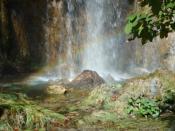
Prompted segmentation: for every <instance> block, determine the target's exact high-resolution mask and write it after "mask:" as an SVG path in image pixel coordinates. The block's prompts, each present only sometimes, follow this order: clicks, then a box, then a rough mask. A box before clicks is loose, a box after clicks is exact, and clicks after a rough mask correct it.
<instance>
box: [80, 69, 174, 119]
mask: <svg viewBox="0 0 175 131" xmlns="http://www.w3.org/2000/svg"><path fill="white" fill-rule="evenodd" d="M174 92H175V74H174V73H172V72H170V71H167V70H157V71H155V72H154V73H151V74H149V75H145V76H141V77H137V78H133V79H130V80H128V81H126V82H125V83H124V84H123V85H120V84H119V85H116V86H109V85H102V86H98V87H96V88H95V89H93V90H92V91H91V93H90V95H89V97H88V98H87V99H86V100H85V101H84V102H83V107H84V108H88V107H89V109H91V111H92V112H94V110H95V111H96V110H103V111H107V112H111V113H116V114H117V118H120V117H126V116H128V114H127V111H126V109H127V108H128V105H129V103H128V102H129V100H130V98H134V99H138V98H143V99H144V100H150V103H152V102H156V105H158V106H159V108H160V109H161V110H162V112H164V111H167V110H169V111H174V109H175V108H174V107H175V106H174V105H175V95H174ZM143 104H147V103H143ZM148 104H149V102H148ZM92 107H93V108H94V110H92ZM153 107H154V106H153ZM153 107H151V109H152V108H153ZM156 109H157V107H156ZM156 111H157V110H156ZM150 114H151V113H150ZM102 115H103V113H102ZM92 116H93V113H92Z"/></svg>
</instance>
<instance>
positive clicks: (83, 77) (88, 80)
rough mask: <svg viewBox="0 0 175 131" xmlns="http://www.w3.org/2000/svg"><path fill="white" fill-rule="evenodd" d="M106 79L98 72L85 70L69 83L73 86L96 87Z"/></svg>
mask: <svg viewBox="0 0 175 131" xmlns="http://www.w3.org/2000/svg"><path fill="white" fill-rule="evenodd" d="M104 83H105V81H104V79H103V78H102V77H101V76H100V75H98V73H97V72H95V71H91V70H84V71H83V72H82V73H81V74H79V75H78V76H77V77H76V78H75V79H74V80H72V81H71V82H70V84H69V85H71V86H72V87H95V86H98V85H101V84H104Z"/></svg>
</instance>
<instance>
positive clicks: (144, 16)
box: [125, 0, 175, 44]
mask: <svg viewBox="0 0 175 131" xmlns="http://www.w3.org/2000/svg"><path fill="white" fill-rule="evenodd" d="M138 4H139V5H140V7H141V10H143V11H141V10H138V11H136V12H135V13H133V14H132V15H130V16H129V17H128V22H127V25H126V28H125V32H126V33H127V34H129V40H134V39H135V38H140V39H141V41H142V44H145V43H146V42H147V41H152V40H153V38H155V37H156V36H160V38H165V37H167V36H168V33H169V32H173V31H175V19H174V18H175V1H174V0H163V1H160V0H141V1H140V2H139V3H138Z"/></svg>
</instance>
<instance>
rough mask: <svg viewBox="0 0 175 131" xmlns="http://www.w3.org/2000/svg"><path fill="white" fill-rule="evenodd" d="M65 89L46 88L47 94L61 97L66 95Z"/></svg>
mask: <svg viewBox="0 0 175 131" xmlns="http://www.w3.org/2000/svg"><path fill="white" fill-rule="evenodd" d="M67 91H68V90H67V89H66V88H65V87H64V86H63V85H51V86H49V87H47V88H46V93H47V94H55V95H61V94H65V93H67Z"/></svg>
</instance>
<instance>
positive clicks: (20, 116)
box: [0, 94, 64, 131]
mask: <svg viewBox="0 0 175 131" xmlns="http://www.w3.org/2000/svg"><path fill="white" fill-rule="evenodd" d="M0 116H1V117H0V130H8V131H13V130H14V129H21V130H26V129H31V130H32V129H42V128H44V129H50V128H51V127H50V126H53V125H52V124H55V123H56V124H57V125H58V124H59V125H61V123H63V121H64V116H63V115H60V114H58V113H54V112H53V111H50V110H47V109H45V108H42V107H40V106H38V105H37V103H34V102H32V101H30V100H28V98H27V97H26V96H25V95H23V94H13V95H9V94H0Z"/></svg>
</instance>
